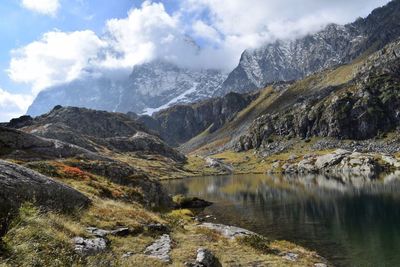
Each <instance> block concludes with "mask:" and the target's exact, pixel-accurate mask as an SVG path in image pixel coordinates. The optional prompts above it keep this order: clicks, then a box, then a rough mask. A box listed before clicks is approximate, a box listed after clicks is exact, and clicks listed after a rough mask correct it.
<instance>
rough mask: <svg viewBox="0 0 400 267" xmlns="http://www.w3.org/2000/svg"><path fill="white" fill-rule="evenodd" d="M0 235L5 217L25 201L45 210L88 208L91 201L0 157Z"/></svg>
mask: <svg viewBox="0 0 400 267" xmlns="http://www.w3.org/2000/svg"><path fill="white" fill-rule="evenodd" d="M0 188H1V190H0V222H1V223H0V226H1V229H0V234H4V232H5V231H6V227H7V220H8V219H9V216H12V215H13V214H14V213H15V212H17V210H18V208H19V207H20V206H21V204H23V203H24V202H34V203H35V204H38V205H40V206H42V207H43V208H47V209H54V210H57V211H62V212H68V211H73V210H75V209H79V208H84V207H87V206H88V205H89V204H90V200H89V199H88V198H87V197H86V196H84V195H83V194H81V193H80V192H78V191H76V190H74V189H72V188H71V187H69V186H67V185H64V184H61V183H59V182H56V181H55V180H53V179H51V178H49V177H46V176H44V175H41V174H39V173H37V172H35V171H32V170H30V169H27V168H25V167H22V166H20V165H16V164H13V163H10V162H6V161H3V160H0Z"/></svg>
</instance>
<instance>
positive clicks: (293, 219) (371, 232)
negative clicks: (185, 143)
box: [165, 175, 400, 267]
mask: <svg viewBox="0 0 400 267" xmlns="http://www.w3.org/2000/svg"><path fill="white" fill-rule="evenodd" d="M165 186H166V187H167V188H168V190H169V192H170V193H171V194H185V195H188V196H198V197H200V198H203V199H206V200H209V201H212V202H214V205H212V206H210V207H208V208H206V209H205V211H204V213H205V214H211V215H214V216H215V217H216V220H215V222H219V223H224V224H229V225H235V226H239V227H243V228H246V229H249V230H252V231H254V232H257V233H259V234H262V235H265V236H267V237H269V238H271V239H282V240H289V241H292V242H295V243H297V244H300V245H303V246H305V247H307V248H310V249H312V250H315V251H317V252H318V253H319V254H320V255H322V256H324V257H325V258H327V259H328V260H329V261H330V262H331V263H332V264H334V265H335V266H360V267H361V266H362V267H365V266H374V267H375V266H388V267H389V266H390V267H392V266H400V177H399V178H397V177H396V176H394V175H393V176H389V177H386V178H385V179H380V180H375V181H373V182H370V181H368V180H367V179H363V178H362V177H340V178H338V177H335V178H332V177H330V178H328V177H326V176H322V175H310V176H291V177H273V176H267V175H233V176H217V177H200V178H187V179H183V180H173V181H168V182H165Z"/></svg>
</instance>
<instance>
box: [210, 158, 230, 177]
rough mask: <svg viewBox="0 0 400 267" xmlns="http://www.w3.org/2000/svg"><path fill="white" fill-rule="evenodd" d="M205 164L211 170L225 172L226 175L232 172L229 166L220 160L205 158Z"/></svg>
mask: <svg viewBox="0 0 400 267" xmlns="http://www.w3.org/2000/svg"><path fill="white" fill-rule="evenodd" d="M206 163H207V165H208V166H209V167H211V168H217V169H221V170H223V171H226V172H228V173H232V172H233V170H234V169H233V167H232V166H231V165H229V164H226V163H224V162H223V161H222V160H219V159H214V158H210V157H206Z"/></svg>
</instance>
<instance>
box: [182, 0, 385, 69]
mask: <svg viewBox="0 0 400 267" xmlns="http://www.w3.org/2000/svg"><path fill="white" fill-rule="evenodd" d="M388 2H389V0H352V1H348V0H335V1H325V0H302V1H301V2H300V1H299V0H246V1H243V0H183V1H182V8H181V12H182V13H190V14H191V15H190V16H188V15H186V17H193V18H194V21H193V28H194V32H195V34H197V35H199V36H203V37H206V36H208V39H209V40H210V41H211V42H210V43H209V47H208V48H207V49H205V50H208V51H209V52H210V53H209V54H205V56H208V57H209V59H210V60H211V59H212V58H220V59H222V60H223V62H225V64H222V65H221V64H217V66H219V67H225V68H232V67H234V66H235V65H236V64H237V62H238V60H239V57H240V55H241V53H242V52H243V50H244V49H247V48H255V47H259V46H260V45H262V44H265V43H268V42H273V41H275V40H276V39H293V38H297V37H300V36H304V35H305V34H308V33H311V32H316V31H318V30H320V29H322V28H323V27H324V26H325V25H326V24H328V23H339V24H344V23H348V22H351V21H353V20H354V19H355V18H356V17H357V16H366V15H368V13H369V12H370V11H371V10H372V9H374V8H376V7H378V6H381V5H384V4H386V3H388ZM204 14H208V15H207V16H204ZM205 21H207V23H205ZM216 33H218V36H219V37H220V38H216V36H217V34H216ZM211 36H212V37H211ZM212 40H216V41H215V42H212ZM210 55H212V56H210ZM217 63H221V62H220V61H218V62H217Z"/></svg>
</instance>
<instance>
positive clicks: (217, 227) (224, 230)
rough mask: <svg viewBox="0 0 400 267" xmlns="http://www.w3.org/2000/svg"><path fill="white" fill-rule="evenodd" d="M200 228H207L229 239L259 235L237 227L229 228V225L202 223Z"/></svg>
mask: <svg viewBox="0 0 400 267" xmlns="http://www.w3.org/2000/svg"><path fill="white" fill-rule="evenodd" d="M199 227H205V228H208V229H211V230H214V231H217V232H219V233H220V234H221V235H223V236H224V237H227V238H231V239H234V238H236V237H242V236H251V235H257V234H256V233H254V232H252V231H249V230H246V229H243V228H240V227H236V226H229V225H224V224H215V223H202V224H200V225H199Z"/></svg>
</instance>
